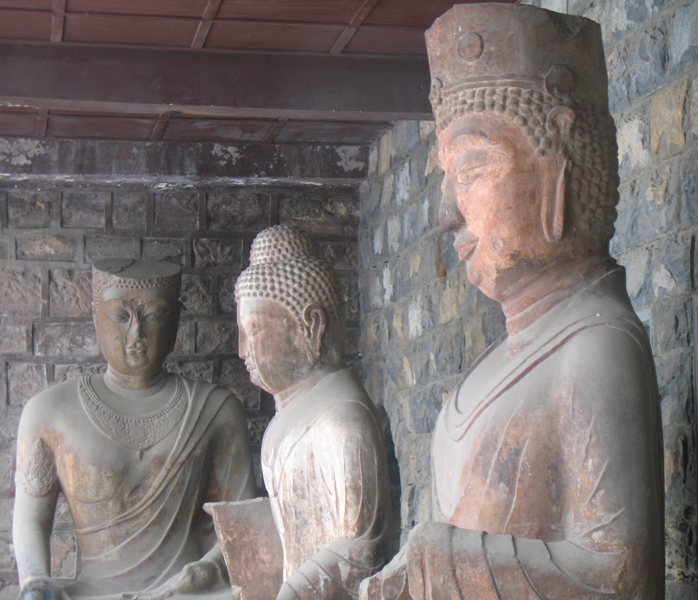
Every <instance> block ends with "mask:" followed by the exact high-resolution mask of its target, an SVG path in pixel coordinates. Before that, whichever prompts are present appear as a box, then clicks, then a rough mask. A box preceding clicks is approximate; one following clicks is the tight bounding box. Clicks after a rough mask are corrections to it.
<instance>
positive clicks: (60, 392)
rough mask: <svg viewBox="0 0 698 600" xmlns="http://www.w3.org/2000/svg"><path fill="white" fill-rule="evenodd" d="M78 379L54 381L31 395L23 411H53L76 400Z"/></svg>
mask: <svg viewBox="0 0 698 600" xmlns="http://www.w3.org/2000/svg"><path fill="white" fill-rule="evenodd" d="M79 382H80V379H68V380H66V381H62V382H61V383H56V384H54V385H52V386H50V387H48V388H46V389H45V390H43V391H41V392H39V393H38V394H36V395H35V396H34V397H32V398H31V399H30V400H29V401H28V402H27V404H26V405H25V407H24V411H23V412H27V411H45V410H48V411H49V412H53V411H55V410H60V409H61V408H63V407H65V405H66V404H73V403H76V402H77V401H78V385H79Z"/></svg>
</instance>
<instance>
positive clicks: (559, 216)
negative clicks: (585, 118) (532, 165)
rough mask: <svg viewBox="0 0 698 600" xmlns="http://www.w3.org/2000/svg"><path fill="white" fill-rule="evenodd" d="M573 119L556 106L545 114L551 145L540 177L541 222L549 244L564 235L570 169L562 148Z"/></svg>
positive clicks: (572, 112) (569, 113)
mask: <svg viewBox="0 0 698 600" xmlns="http://www.w3.org/2000/svg"><path fill="white" fill-rule="evenodd" d="M576 118H577V115H575V113H574V111H573V110H572V109H571V108H570V107H569V106H556V107H555V108H553V109H552V110H551V111H550V112H549V113H548V117H547V119H546V123H545V125H546V128H547V130H548V134H549V135H550V137H551V138H552V139H553V141H554V145H553V147H552V148H551V149H550V150H549V151H548V153H547V154H546V156H545V158H544V159H543V162H544V164H545V165H546V168H545V169H544V173H543V191H542V194H543V199H542V200H543V201H542V204H541V219H542V222H543V233H544V234H545V239H547V240H548V241H549V242H559V241H560V240H561V239H562V235H563V233H564V225H565V192H566V190H567V177H568V175H569V171H570V168H571V166H572V163H571V161H570V160H569V158H567V156H566V154H565V144H566V143H567V140H568V139H569V137H570V133H571V131H572V126H573V125H574V121H575V119H576Z"/></svg>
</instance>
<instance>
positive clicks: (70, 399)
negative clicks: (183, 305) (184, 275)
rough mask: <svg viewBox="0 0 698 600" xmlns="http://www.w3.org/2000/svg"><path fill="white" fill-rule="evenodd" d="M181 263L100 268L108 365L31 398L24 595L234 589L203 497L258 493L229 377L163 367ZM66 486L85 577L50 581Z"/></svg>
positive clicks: (155, 594) (96, 296)
mask: <svg viewBox="0 0 698 600" xmlns="http://www.w3.org/2000/svg"><path fill="white" fill-rule="evenodd" d="M180 271H181V270H180V268H179V267H178V266H177V265H174V264H170V263H156V262H149V261H134V260H128V259H124V260H122V259H108V260H103V261H99V262H97V263H95V264H94V266H93V272H92V273H93V276H92V288H93V313H94V323H95V328H96V333H97V342H98V346H99V350H100V352H101V354H102V355H103V356H104V358H105V359H106V361H107V363H108V366H107V369H106V372H105V373H104V374H103V375H102V374H98V375H88V376H84V377H82V378H81V379H76V380H69V381H66V382H64V383H60V384H58V385H55V386H53V387H51V388H49V389H47V390H45V391H43V392H41V393H39V394H38V395H36V396H35V397H34V398H32V399H31V400H30V401H29V402H28V403H27V405H26V407H25V408H24V411H23V413H22V417H21V421H20V426H19V435H18V441H17V469H16V496H15V508H14V521H13V541H14V547H15V555H16V559H17V566H18V569H19V577H20V587H21V590H20V596H19V597H20V598H21V599H22V600H57V599H61V598H62V599H63V600H66V599H67V598H75V599H78V598H85V599H87V598H89V599H90V600H107V599H121V598H130V599H140V600H159V599H163V598H173V599H189V598H192V599H193V598H207V599H211V600H214V599H216V600H217V599H221V600H222V599H223V598H226V599H229V598H230V596H231V592H230V589H231V588H230V584H229V583H228V581H227V570H226V568H225V564H224V562H223V558H222V554H221V551H220V548H219V546H218V543H217V541H216V537H215V534H214V533H213V530H212V526H211V523H210V520H208V517H207V515H205V513H204V512H203V510H202V505H203V503H204V502H206V501H219V500H241V499H246V498H251V497H253V496H254V495H255V484H254V477H253V473H252V467H251V459H250V448H249V441H248V434H247V426H246V420H245V414H244V411H243V409H242V406H241V404H240V402H239V401H238V400H237V399H236V397H235V396H233V395H232V394H231V393H229V392H228V391H226V390H224V389H223V388H221V387H219V386H217V385H212V384H209V383H204V382H201V381H192V380H190V379H187V378H186V377H183V376H181V375H176V374H171V373H170V374H168V373H166V372H165V370H164V369H163V363H164V361H165V358H166V357H167V355H168V354H169V353H170V352H171V351H172V349H173V348H174V344H175V338H176V335H177V325H178V321H179V312H180V302H179V293H180V280H181V272H180ZM59 493H62V494H63V495H64V496H65V499H66V501H67V504H68V507H69V508H70V513H71V516H72V519H73V522H74V524H75V534H76V538H77V545H78V550H79V553H78V554H79V565H78V576H77V579H76V580H75V581H74V582H72V583H70V584H69V585H67V586H65V587H64V588H63V589H59V587H58V586H57V584H56V582H54V581H53V580H52V579H51V573H50V551H49V536H50V533H51V529H52V524H53V518H54V512H55V509H56V500H57V498H58V494H59Z"/></svg>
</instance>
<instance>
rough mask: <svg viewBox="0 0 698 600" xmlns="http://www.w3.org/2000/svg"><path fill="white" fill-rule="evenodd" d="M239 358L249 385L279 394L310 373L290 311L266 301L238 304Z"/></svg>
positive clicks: (242, 300)
mask: <svg viewBox="0 0 698 600" xmlns="http://www.w3.org/2000/svg"><path fill="white" fill-rule="evenodd" d="M237 319H238V354H239V356H240V358H242V359H244V360H245V366H246V367H247V370H248V371H249V372H250V379H251V380H252V383H254V384H255V385H258V386H259V387H261V388H262V389H263V390H266V391H267V392H269V393H270V394H279V393H281V392H284V391H286V390H288V389H289V388H291V387H292V386H293V385H295V384H297V383H299V382H301V381H302V380H303V379H305V378H306V377H307V376H308V375H309V373H310V371H311V369H312V364H311V363H310V362H309V360H308V357H307V353H306V351H305V348H306V340H305V337H304V335H303V332H302V330H301V328H300V325H299V324H298V322H297V321H296V320H295V319H294V318H293V314H292V313H291V311H290V310H289V309H288V308H286V307H285V306H284V305H283V304H281V303H280V302H277V301H276V300H271V299H268V298H246V297H242V298H240V299H239V302H238V313H237Z"/></svg>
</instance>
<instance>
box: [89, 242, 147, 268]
mask: <svg viewBox="0 0 698 600" xmlns="http://www.w3.org/2000/svg"><path fill="white" fill-rule="evenodd" d="M138 254H139V244H138V240H136V239H133V238H127V237H116V236H90V237H88V238H87V239H86V240H85V262H88V263H93V262H95V261H97V260H100V259H102V258H138Z"/></svg>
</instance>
